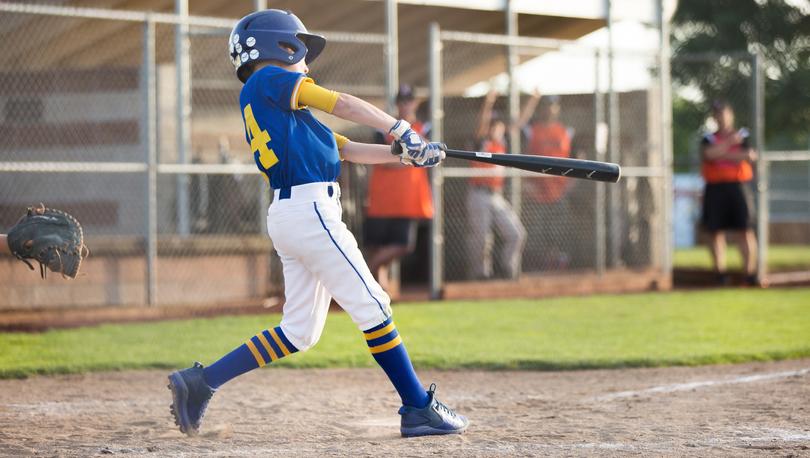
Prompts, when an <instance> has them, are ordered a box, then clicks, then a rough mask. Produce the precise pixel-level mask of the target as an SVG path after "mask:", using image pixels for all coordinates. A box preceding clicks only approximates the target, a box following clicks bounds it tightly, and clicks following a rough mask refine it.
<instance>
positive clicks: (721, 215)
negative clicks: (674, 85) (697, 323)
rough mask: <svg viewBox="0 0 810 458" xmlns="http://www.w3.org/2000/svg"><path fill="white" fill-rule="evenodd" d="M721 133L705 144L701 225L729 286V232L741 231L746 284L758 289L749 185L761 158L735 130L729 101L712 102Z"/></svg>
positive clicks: (720, 275) (722, 278) (709, 137)
mask: <svg viewBox="0 0 810 458" xmlns="http://www.w3.org/2000/svg"><path fill="white" fill-rule="evenodd" d="M711 113H712V118H714V120H715V122H716V123H717V131H716V132H714V133H711V134H707V135H705V136H704V137H703V140H702V141H701V148H700V150H701V158H702V161H703V163H702V166H701V173H702V175H703V179H704V180H705V181H706V189H705V191H704V192H703V216H702V223H703V226H704V227H705V228H706V230H708V231H709V234H710V249H711V252H712V259H713V261H714V268H715V272H716V273H717V276H718V282H719V283H720V284H728V283H729V277H728V274H727V273H726V232H727V231H732V232H736V233H737V234H738V235H739V237H738V246H739V248H740V253H742V256H743V260H744V261H745V274H746V283H748V284H750V285H755V284H757V278H756V259H757V240H756V236H755V235H754V230H753V229H752V225H753V224H752V222H753V212H752V208H753V203H752V200H753V199H752V196H751V188H750V185H749V183H750V182H751V180H752V179H753V178H754V171H753V168H752V167H751V164H752V163H753V162H754V161H756V159H757V153H756V151H755V150H754V149H753V148H752V147H751V144H750V141H749V134H748V131H747V130H746V129H745V128H742V129H739V130H735V128H734V110H733V109H732V108H731V105H729V104H728V103H726V102H723V101H715V102H713V103H712V111H711Z"/></svg>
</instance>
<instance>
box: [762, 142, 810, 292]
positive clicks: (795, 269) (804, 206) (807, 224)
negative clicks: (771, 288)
mask: <svg viewBox="0 0 810 458" xmlns="http://www.w3.org/2000/svg"><path fill="white" fill-rule="evenodd" d="M760 161H762V165H761V167H760V170H764V171H765V174H766V175H765V176H766V179H765V180H763V181H762V183H761V186H760V190H761V191H762V192H763V193H764V195H765V197H764V199H761V200H760V202H761V204H762V205H763V206H764V207H766V208H765V210H764V211H762V212H760V215H759V217H760V218H764V219H765V221H763V222H762V223H761V224H760V226H759V230H760V233H761V234H762V236H761V239H760V241H759V244H758V245H759V252H760V256H761V257H762V258H763V262H762V263H761V264H760V265H761V267H760V269H761V270H760V277H761V279H762V281H763V282H764V283H766V284H782V283H800V282H801V283H806V282H808V281H810V151H767V152H765V154H762V155H761V156H760Z"/></svg>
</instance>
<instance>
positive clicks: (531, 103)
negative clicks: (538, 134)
mask: <svg viewBox="0 0 810 458" xmlns="http://www.w3.org/2000/svg"><path fill="white" fill-rule="evenodd" d="M538 102H540V91H538V90H537V89H535V90H534V93H533V94H532V96H531V97H530V98H529V100H527V101H526V105H524V106H523V110H521V112H520V117H519V118H518V122H517V125H516V126H515V127H516V128H517V129H523V128H524V127H526V124H528V123H529V120H530V119H531V118H532V114H534V110H535V109H536V108H537V104H538Z"/></svg>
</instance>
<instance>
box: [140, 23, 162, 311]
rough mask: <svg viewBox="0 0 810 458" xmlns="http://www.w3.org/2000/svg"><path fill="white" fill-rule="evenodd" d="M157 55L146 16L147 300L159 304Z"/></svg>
mask: <svg viewBox="0 0 810 458" xmlns="http://www.w3.org/2000/svg"><path fill="white" fill-rule="evenodd" d="M155 61H156V54H155V23H154V21H152V20H151V19H147V20H146V22H145V23H144V30H143V70H142V72H143V73H142V77H141V81H142V84H143V89H142V90H143V94H144V98H143V100H144V107H143V113H142V115H141V126H142V129H143V130H142V131H143V142H142V144H143V145H144V147H145V148H144V149H145V152H146V158H145V162H146V164H147V170H146V202H145V205H144V208H145V210H146V228H145V238H146V253H145V256H144V259H145V260H146V275H145V278H146V303H147V304H148V305H150V306H155V305H157V237H158V234H157V149H158V147H157V75H156V70H155V68H156V62H155Z"/></svg>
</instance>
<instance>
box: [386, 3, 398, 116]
mask: <svg viewBox="0 0 810 458" xmlns="http://www.w3.org/2000/svg"><path fill="white" fill-rule="evenodd" d="M385 34H386V40H385V104H386V105H385V106H386V109H387V110H388V112H389V113H393V112H394V111H395V109H396V105H395V103H394V98H395V97H396V94H397V88H398V87H399V15H398V12H397V0H385Z"/></svg>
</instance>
